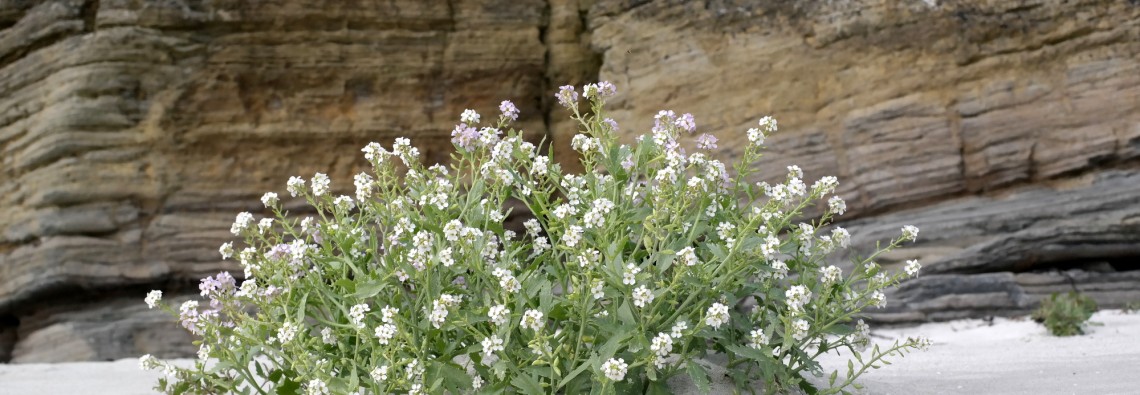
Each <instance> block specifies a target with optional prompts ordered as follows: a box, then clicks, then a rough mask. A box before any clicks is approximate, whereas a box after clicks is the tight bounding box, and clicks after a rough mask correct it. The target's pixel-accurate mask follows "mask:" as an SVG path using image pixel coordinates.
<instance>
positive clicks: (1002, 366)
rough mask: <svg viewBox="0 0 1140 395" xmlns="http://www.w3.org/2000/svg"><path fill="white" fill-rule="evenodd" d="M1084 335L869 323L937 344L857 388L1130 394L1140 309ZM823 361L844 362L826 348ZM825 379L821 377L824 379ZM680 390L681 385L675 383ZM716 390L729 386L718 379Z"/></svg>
mask: <svg viewBox="0 0 1140 395" xmlns="http://www.w3.org/2000/svg"><path fill="white" fill-rule="evenodd" d="M1092 321H1093V322H1096V323H1099V324H1100V325H1099V326H1093V327H1091V331H1090V333H1089V334H1087V335H1085V336H1077V337H1068V338H1058V337H1052V336H1049V335H1048V334H1047V333H1046V332H1045V330H1044V328H1043V327H1041V326H1040V325H1038V324H1036V323H1034V322H1032V321H1029V320H1025V319H1021V320H1018V319H1001V318H998V319H995V320H994V321H993V323H992V325H991V323H988V322H985V321H981V320H965V321H954V322H947V323H937V324H925V325H921V326H916V327H907V328H895V329H882V330H875V331H874V332H873V336H875V337H876V340H877V341H878V342H879V343H881V344H887V343H889V342H890V339H894V338H896V337H900V336H917V335H922V336H927V337H930V338H931V339H933V340H934V346H933V347H931V348H930V350H929V351H926V352H916V353H914V354H910V355H908V356H906V357H905V358H902V359H895V360H894V362H895V363H894V364H893V365H890V366H884V367H883V368H882V369H879V370H874V371H870V372H869V373H867V374H865V375H863V377H861V378H860V380H859V381H858V382H859V383H861V384H862V385H864V386H865V389H864V390H861V391H856V393H864V394H1136V393H1140V314H1123V313H1121V312H1120V311H1113V310H1109V311H1102V312H1099V313H1097V314H1096V315H1094V316H1093V319H1092ZM821 362H822V363H823V364H824V367H825V368H832V369H839V368H844V369H843V370H846V369H845V367H846V363H847V359H846V357H844V356H840V355H834V354H833V355H828V356H827V357H826V358H824V359H823V360H822V361H821ZM157 377H158V373H157V372H146V371H141V370H139V369H138V361H137V360H134V359H129V360H121V361H116V362H89V363H63V364H26V365H2V364H0V395H33V394H35V395H39V394H91V395H112V394H114V395H134V394H154V393H155V392H153V391H152V390H151V389H150V388H151V387H152V386H153V384H154V381H155V379H156V378H157ZM822 380H823V379H821V381H822ZM679 392H686V391H683V390H681V391H679ZM715 392H716V393H730V392H729V391H727V389H726V388H723V387H721V388H718V391H715Z"/></svg>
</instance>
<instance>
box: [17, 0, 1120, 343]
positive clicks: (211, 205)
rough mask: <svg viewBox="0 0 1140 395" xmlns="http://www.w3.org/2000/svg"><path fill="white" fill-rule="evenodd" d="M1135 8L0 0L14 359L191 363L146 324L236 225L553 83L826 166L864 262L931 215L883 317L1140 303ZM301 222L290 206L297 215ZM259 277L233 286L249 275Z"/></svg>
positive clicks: (637, 115)
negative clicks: (369, 146) (370, 157)
mask: <svg viewBox="0 0 1140 395" xmlns="http://www.w3.org/2000/svg"><path fill="white" fill-rule="evenodd" d="M1137 21H1140V7H1138V6H1135V5H1132V3H1129V2H1124V1H1108V0H1104V1H1091V0H1088V1H1078V2H1075V3H1074V2H1070V3H1066V4H1055V3H1054V2H1044V1H1020V2H983V1H972V0H971V1H961V2H954V3H953V4H940V3H939V2H937V1H907V2H877V1H870V0H853V1H809V2H803V1H765V2H744V1H739V2H732V1H720V2H717V1H714V2H703V3H700V4H694V3H690V2H672V1H667V2H665V1H663V2H624V1H622V2H619V1H599V2H586V1H583V2H576V1H558V0H550V1H542V0H534V1H526V0H524V1H493V0H471V1H451V2H422V1H413V0H406V1H392V2H374V1H339V0H338V1H333V0H288V1H278V2H271V3H270V2H253V1H204V0H175V1H150V0H147V1H127V0H98V1H96V0H86V1H83V0H56V1H51V0H49V1H9V2H4V3H2V4H0V29H2V30H0V361H5V360H11V361H13V362H36V361H61V360H99V359H111V358H122V357H129V356H136V355H139V354H142V353H152V354H155V355H157V356H175V355H189V354H191V353H192V352H193V349H192V348H191V347H192V346H191V345H190V344H189V342H188V341H186V339H187V337H185V335H184V334H182V332H181V331H180V329H178V328H177V326H176V325H175V324H173V323H171V322H169V321H166V320H164V319H163V318H162V316H161V315H159V314H157V313H156V312H155V311H149V310H146V308H145V306H144V305H143V304H142V296H143V295H144V294H145V291H146V290H147V289H151V288H159V289H163V290H165V291H166V292H167V293H168V294H169V295H180V294H193V293H194V289H195V286H194V285H195V284H196V282H197V279H198V278H200V277H203V276H205V275H210V274H214V273H216V272H217V271H219V270H235V269H237V268H236V267H234V266H232V265H231V264H227V263H223V262H222V261H221V260H220V257H219V256H218V254H217V246H218V245H220V244H221V243H222V242H224V241H227V240H229V239H230V235H229V234H228V232H227V231H228V228H229V224H230V223H231V222H232V220H233V216H234V214H235V213H236V212H238V211H243V210H245V211H251V212H255V213H258V212H260V210H262V209H261V207H260V204H259V203H258V202H257V197H258V196H260V195H261V193H263V192H265V191H270V190H276V191H278V192H280V191H281V190H283V189H284V181H285V180H286V179H287V178H288V177H289V176H291V175H303V176H308V175H311V174H313V173H314V172H317V171H320V172H325V173H328V174H329V175H330V176H331V177H332V178H333V180H334V187H335V186H337V185H340V186H341V187H342V189H346V190H347V188H348V187H350V186H351V182H350V178H351V175H352V174H354V173H355V172H357V171H359V170H360V169H362V168H363V166H364V165H365V163H364V161H363V159H362V158H361V157H360V155H359V148H360V147H361V146H363V145H364V144H365V143H367V142H369V141H379V142H382V143H385V144H387V143H390V142H391V140H392V139H393V138H394V137H397V136H410V137H412V138H413V141H414V142H415V143H416V144H417V145H419V146H420V148H421V150H423V151H424V152H425V157H426V159H427V160H429V161H435V160H440V159H442V158H445V157H446V155H447V153H448V151H447V147H449V145H450V144H449V143H448V133H449V131H450V129H451V128H452V126H453V125H454V123H455V122H456V119H457V116H458V114H459V113H460V112H461V111H462V110H463V109H464V108H475V109H478V110H480V111H481V112H483V113H485V114H489V113H493V111H494V108H495V107H496V106H497V104H498V101H499V100H503V99H510V100H513V101H514V102H515V103H516V104H518V105H519V107H520V109H521V110H522V118H521V120H520V121H521V122H520V125H521V127H522V128H524V129H526V130H528V131H529V132H530V133H531V134H532V135H533V136H534V137H535V138H539V137H542V136H548V137H550V138H551V139H552V140H553V141H554V142H555V144H559V145H562V144H564V142H565V141H567V140H568V139H569V136H570V135H571V134H572V133H573V132H572V130H573V129H572V126H571V125H569V124H568V123H567V122H566V121H564V119H566V117H565V114H564V112H562V111H559V109H556V108H552V106H551V103H550V101H551V100H550V96H551V92H552V90H553V89H554V87H556V86H558V85H562V84H580V83H582V82H588V81H590V80H610V81H613V82H615V83H616V84H617V85H618V87H619V90H620V91H621V94H620V95H619V97H617V98H616V100H615V101H614V102H613V104H614V105H613V115H614V117H615V119H616V120H617V121H618V122H619V123H621V125H622V129H623V131H624V132H625V133H628V134H630V135H633V134H636V133H641V131H643V130H647V129H648V127H649V126H650V122H651V118H652V114H653V113H655V112H656V111H657V110H660V109H665V108H669V109H674V110H677V111H681V112H691V113H693V114H694V115H695V116H696V117H697V121H698V125H699V128H700V129H702V130H704V131H708V132H713V133H716V134H717V136H718V137H720V139H721V143H720V145H721V147H722V151H721V152H720V154H721V155H722V156H724V157H726V158H731V157H733V156H734V155H736V154H738V152H737V151H736V150H735V148H737V147H739V146H741V144H740V143H741V141H743V132H744V130H746V129H747V128H749V127H751V126H752V125H754V122H755V121H756V119H758V118H759V117H760V116H762V115H767V114H771V115H774V116H776V117H777V118H778V119H779V120H780V126H781V132H780V133H779V134H777V135H776V136H774V137H773V138H771V141H770V144H769V146H770V147H771V148H770V151H769V154H768V155H767V156H766V157H765V158H764V163H763V164H762V167H761V173H760V174H761V177H762V178H764V179H768V180H774V179H778V178H780V177H782V174H783V173H784V168H783V166H784V165H787V164H792V163H795V164H799V165H800V166H801V167H803V168H804V169H805V171H806V172H807V173H808V177H809V178H814V177H819V176H823V175H836V176H838V177H839V178H840V180H841V191H840V194H841V195H842V196H843V197H845V198H847V200H848V202H849V203H848V206H849V208H850V212H849V213H848V214H847V216H846V218H847V219H848V220H849V222H848V223H847V224H845V226H848V227H849V228H850V229H851V230H852V233H853V234H854V235H855V236H856V240H855V242H856V243H857V244H859V245H868V243H871V241H872V240H875V239H883V238H887V237H890V236H892V235H893V232H897V229H898V228H899V227H900V226H901V225H902V224H907V223H913V224H915V225H919V226H920V227H922V229H923V232H922V233H921V235H920V237H919V243H918V244H917V245H916V246H915V247H914V248H909V249H906V250H900V251H897V252H896V253H895V254H893V255H892V256H889V257H886V258H885V259H884V260H883V263H884V264H887V265H890V264H891V263H892V262H901V261H903V260H905V259H910V258H911V257H921V259H923V262H924V264H925V265H926V269H925V270H926V273H928V274H929V275H928V276H925V277H923V278H920V279H919V280H917V281H913V282H910V283H908V284H906V285H905V286H904V287H903V288H902V289H900V291H899V292H897V293H896V294H894V295H892V301H891V306H890V307H889V308H888V309H887V310H883V311H880V312H877V315H876V319H879V320H881V321H891V322H903V321H919V320H926V319H947V318H954V317H959V316H966V315H977V314H991V313H992V314H1009V313H1016V312H1024V311H1027V310H1028V309H1031V308H1032V307H1033V306H1035V303H1036V301H1037V299H1038V298H1039V297H1040V296H1042V295H1047V294H1048V293H1049V292H1053V291H1054V290H1068V289H1072V288H1074V287H1076V288H1077V289H1081V290H1083V291H1086V292H1087V293H1089V294H1091V295H1093V296H1094V297H1097V298H1098V300H1100V301H1101V302H1102V303H1104V304H1107V305H1109V306H1112V305H1113V304H1119V303H1123V302H1126V301H1131V300H1140V276H1138V275H1137V273H1140V272H1136V271H1134V270H1135V269H1138V268H1140V265H1138V264H1137V263H1136V258H1137V257H1140V189H1138V186H1140V178H1137V177H1136V176H1135V169H1136V165H1137V164H1138V163H1140V73H1138V71H1140V63H1138V62H1137V61H1136V59H1137V58H1138V56H1140V23H1138V22H1137ZM294 207H298V206H296V205H295V203H294ZM237 271H239V272H240V270H237Z"/></svg>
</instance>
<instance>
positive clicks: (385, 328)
mask: <svg viewBox="0 0 1140 395" xmlns="http://www.w3.org/2000/svg"><path fill="white" fill-rule="evenodd" d="M375 335H376V338H377V339H380V344H388V342H389V341H391V340H392V338H393V337H395V336H396V326H395V325H392V324H384V325H380V326H378V327H376V331H375Z"/></svg>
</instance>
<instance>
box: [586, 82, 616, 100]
mask: <svg viewBox="0 0 1140 395" xmlns="http://www.w3.org/2000/svg"><path fill="white" fill-rule="evenodd" d="M616 94H617V87H615V86H614V84H612V83H610V82H609V81H602V82H599V83H597V84H586V86H583V87H582V95H583V96H585V97H586V98H596V97H610V96H613V95H616Z"/></svg>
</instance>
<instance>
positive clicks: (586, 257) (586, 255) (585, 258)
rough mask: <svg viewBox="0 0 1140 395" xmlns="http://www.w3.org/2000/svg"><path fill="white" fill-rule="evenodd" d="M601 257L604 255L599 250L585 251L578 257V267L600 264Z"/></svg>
mask: <svg viewBox="0 0 1140 395" xmlns="http://www.w3.org/2000/svg"><path fill="white" fill-rule="evenodd" d="M601 256H602V253H601V252H598V250H595V249H588V250H586V251H583V252H582V254H579V255H578V266H581V267H590V266H593V265H594V264H595V263H597V262H598V260H599V259H601ZM634 274H636V273H634ZM630 285H633V284H630Z"/></svg>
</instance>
